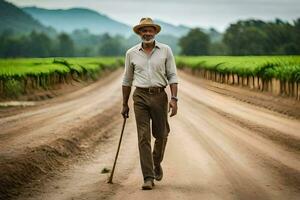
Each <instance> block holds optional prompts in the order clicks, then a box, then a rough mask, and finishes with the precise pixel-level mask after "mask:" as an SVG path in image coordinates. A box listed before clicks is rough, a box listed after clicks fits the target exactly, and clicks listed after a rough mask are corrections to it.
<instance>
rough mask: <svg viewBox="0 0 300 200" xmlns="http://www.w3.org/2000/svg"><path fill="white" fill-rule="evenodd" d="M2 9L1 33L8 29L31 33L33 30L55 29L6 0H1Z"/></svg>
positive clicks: (15, 31)
mask: <svg viewBox="0 0 300 200" xmlns="http://www.w3.org/2000/svg"><path fill="white" fill-rule="evenodd" d="M0 10H1V12H0V33H2V32H3V31H7V30H9V31H13V33H15V34H23V33H29V32H31V31H33V30H36V31H38V32H47V33H49V32H53V31H54V30H52V29H50V28H47V27H45V26H43V25H42V24H41V23H40V22H39V21H37V20H35V19H34V18H33V17H32V16H31V15H29V14H27V13H25V12H24V11H23V10H22V9H20V8H18V7H16V6H14V5H13V4H11V3H8V2H6V1H3V0H0Z"/></svg>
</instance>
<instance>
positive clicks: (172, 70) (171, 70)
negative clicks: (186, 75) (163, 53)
mask: <svg viewBox="0 0 300 200" xmlns="http://www.w3.org/2000/svg"><path fill="white" fill-rule="evenodd" d="M166 72H167V78H168V82H169V85H170V90H171V96H172V97H173V98H172V97H171V100H170V103H169V112H170V109H171V108H172V112H171V115H170V117H172V116H174V115H176V114H177V99H176V98H177V90H178V88H177V85H178V78H177V69H176V63H175V58H174V56H173V53H172V50H171V48H168V55H167V62H166ZM174 97H175V98H174Z"/></svg>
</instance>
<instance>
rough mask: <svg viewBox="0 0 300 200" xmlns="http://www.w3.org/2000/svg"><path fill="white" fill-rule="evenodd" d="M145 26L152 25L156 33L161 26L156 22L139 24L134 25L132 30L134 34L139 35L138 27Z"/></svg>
mask: <svg viewBox="0 0 300 200" xmlns="http://www.w3.org/2000/svg"><path fill="white" fill-rule="evenodd" d="M146 26H152V27H154V28H155V30H156V34H157V33H159V32H160V30H161V27H160V25H158V24H139V25H136V26H134V27H133V31H134V32H135V33H136V34H138V35H139V34H140V33H139V29H140V28H142V27H146Z"/></svg>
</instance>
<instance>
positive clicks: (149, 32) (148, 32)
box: [139, 26, 156, 43]
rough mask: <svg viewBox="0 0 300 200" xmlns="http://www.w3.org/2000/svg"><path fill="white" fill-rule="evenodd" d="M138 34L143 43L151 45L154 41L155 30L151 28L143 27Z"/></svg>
mask: <svg viewBox="0 0 300 200" xmlns="http://www.w3.org/2000/svg"><path fill="white" fill-rule="evenodd" d="M139 32H140V36H141V39H142V41H143V42H144V43H151V42H153V41H154V37H155V34H156V30H155V28H154V27H153V26H145V27H143V28H141V29H140V30H139Z"/></svg>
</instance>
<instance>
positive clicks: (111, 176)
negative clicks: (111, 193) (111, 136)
mask: <svg viewBox="0 0 300 200" xmlns="http://www.w3.org/2000/svg"><path fill="white" fill-rule="evenodd" d="M126 119H127V117H124V121H123V127H122V131H121V136H120V140H119V145H118V150H117V153H116V157H115V161H114V166H113V168H112V170H111V173H110V177H109V180H108V182H107V183H111V184H112V183H113V182H112V179H113V175H114V171H115V167H116V163H117V158H118V155H119V150H120V146H121V141H122V137H123V132H124V127H125V123H126Z"/></svg>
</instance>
